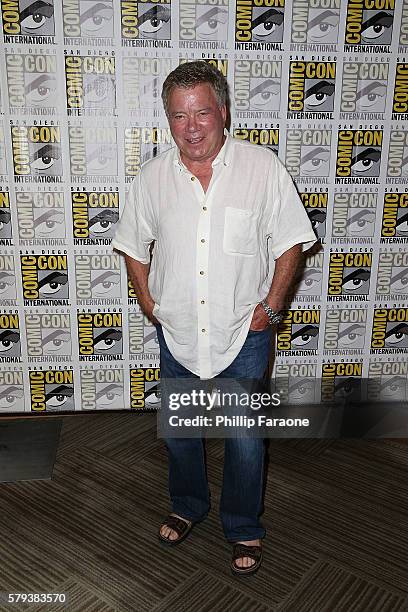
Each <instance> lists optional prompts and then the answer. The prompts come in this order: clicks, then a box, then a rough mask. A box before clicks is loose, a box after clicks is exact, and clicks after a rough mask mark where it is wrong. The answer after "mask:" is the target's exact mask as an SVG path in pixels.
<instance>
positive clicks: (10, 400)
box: [0, 386, 24, 409]
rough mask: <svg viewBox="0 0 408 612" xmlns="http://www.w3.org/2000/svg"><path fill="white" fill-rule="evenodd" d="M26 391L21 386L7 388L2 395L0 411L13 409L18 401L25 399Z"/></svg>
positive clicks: (0, 394)
mask: <svg viewBox="0 0 408 612" xmlns="http://www.w3.org/2000/svg"><path fill="white" fill-rule="evenodd" d="M23 397H24V391H23V388H22V387H20V386H11V387H7V388H6V389H4V391H2V392H1V393H0V409H2V408H6V409H7V408H13V407H14V406H15V405H16V404H17V402H18V400H21V399H23Z"/></svg>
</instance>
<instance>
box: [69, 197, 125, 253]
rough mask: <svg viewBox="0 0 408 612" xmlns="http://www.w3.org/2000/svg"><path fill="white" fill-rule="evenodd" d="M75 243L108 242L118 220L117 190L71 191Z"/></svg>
mask: <svg viewBox="0 0 408 612" xmlns="http://www.w3.org/2000/svg"><path fill="white" fill-rule="evenodd" d="M71 204H72V226H73V234H74V243H75V244H110V242H111V239H112V236H113V233H114V230H115V225H116V223H117V221H118V220H119V193H118V192H117V191H115V192H112V191H108V192H107V191H92V192H85V191H73V192H71Z"/></svg>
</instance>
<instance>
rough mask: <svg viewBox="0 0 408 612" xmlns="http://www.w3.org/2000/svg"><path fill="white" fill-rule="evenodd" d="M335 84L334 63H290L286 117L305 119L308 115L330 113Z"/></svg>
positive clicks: (332, 106)
mask: <svg viewBox="0 0 408 612" xmlns="http://www.w3.org/2000/svg"><path fill="white" fill-rule="evenodd" d="M335 82H336V63H335V62H300V61H295V62H290V65H289V90H288V97H289V101H288V117H293V116H296V117H297V116H298V114H300V115H299V116H300V117H301V116H302V114H305V115H306V117H307V116H308V113H315V112H319V113H323V112H324V113H326V112H328V113H332V112H333V109H334V98H335V95H334V94H335ZM319 116H320V115H319ZM321 116H322V117H323V116H324V117H328V118H329V117H331V115H321ZM313 117H314V115H313Z"/></svg>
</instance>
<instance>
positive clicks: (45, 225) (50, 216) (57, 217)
mask: <svg viewBox="0 0 408 612" xmlns="http://www.w3.org/2000/svg"><path fill="white" fill-rule="evenodd" d="M58 225H64V213H63V212H61V211H57V210H54V211H47V212H45V213H44V214H42V215H40V217H38V219H37V220H36V221H35V222H34V226H35V227H36V232H35V233H36V236H37V237H38V238H42V237H46V236H48V235H49V234H52V233H54V232H55V230H56V229H58V227H57V226H58Z"/></svg>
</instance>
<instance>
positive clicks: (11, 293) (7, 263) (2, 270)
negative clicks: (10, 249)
mask: <svg viewBox="0 0 408 612" xmlns="http://www.w3.org/2000/svg"><path fill="white" fill-rule="evenodd" d="M0 300H1V302H2V304H3V305H13V304H14V303H15V301H16V275H15V269H14V255H13V254H12V253H9V254H7V253H1V254H0Z"/></svg>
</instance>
